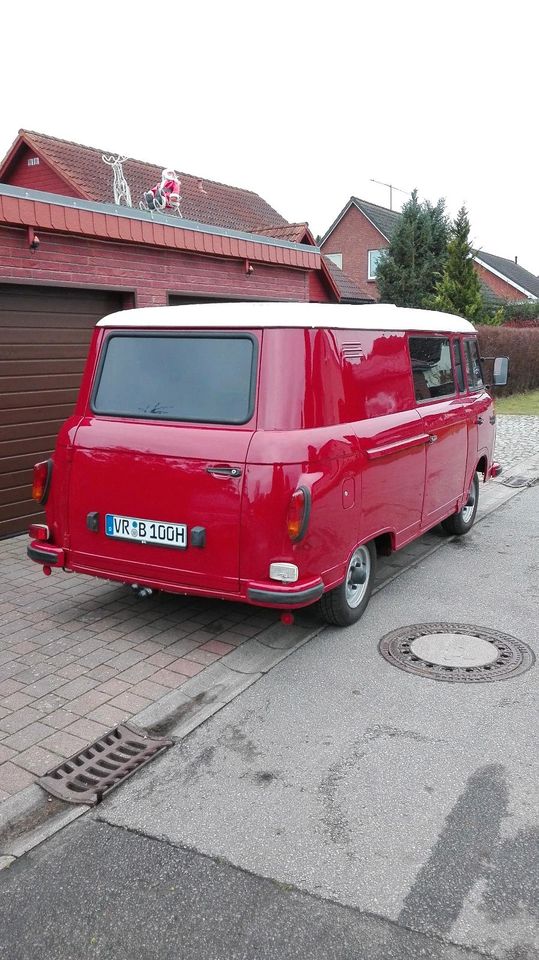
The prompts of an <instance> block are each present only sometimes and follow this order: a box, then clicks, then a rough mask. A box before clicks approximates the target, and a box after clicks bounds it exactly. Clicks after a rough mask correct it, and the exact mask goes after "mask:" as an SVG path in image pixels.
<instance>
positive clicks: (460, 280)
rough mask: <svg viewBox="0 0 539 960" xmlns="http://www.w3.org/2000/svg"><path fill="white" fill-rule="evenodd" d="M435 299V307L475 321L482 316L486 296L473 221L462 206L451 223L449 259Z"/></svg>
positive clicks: (433, 300)
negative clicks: (477, 263)
mask: <svg viewBox="0 0 539 960" xmlns="http://www.w3.org/2000/svg"><path fill="white" fill-rule="evenodd" d="M431 303H432V307H433V309H435V310H442V311H443V312H444V313H456V314H458V316H461V317H466V319H467V320H471V321H472V322H474V321H479V320H480V319H481V315H482V313H483V298H482V296H481V284H480V283H479V277H478V276H477V273H476V272H475V270H474V265H473V250H472V247H471V245H470V223H469V220H468V214H467V211H466V208H465V207H461V209H460V210H459V212H458V215H457V217H456V219H455V222H454V223H453V225H452V227H451V237H450V240H449V243H448V246H447V261H446V264H445V268H444V272H443V274H442V276H441V278H440V279H439V281H438V283H437V284H436V290H435V293H434V297H433V298H432V301H431Z"/></svg>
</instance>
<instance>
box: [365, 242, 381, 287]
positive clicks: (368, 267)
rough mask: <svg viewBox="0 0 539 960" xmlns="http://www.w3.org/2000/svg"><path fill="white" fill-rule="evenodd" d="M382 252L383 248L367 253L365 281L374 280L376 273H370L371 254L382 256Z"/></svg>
mask: <svg viewBox="0 0 539 960" xmlns="http://www.w3.org/2000/svg"><path fill="white" fill-rule="evenodd" d="M383 252H384V248H380V249H378V250H368V251H367V280H376V273H371V253H380V254H382V253H383Z"/></svg>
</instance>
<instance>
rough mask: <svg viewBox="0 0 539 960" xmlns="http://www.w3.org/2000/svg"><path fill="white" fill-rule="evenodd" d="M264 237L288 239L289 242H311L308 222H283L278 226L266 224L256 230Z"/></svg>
mask: <svg viewBox="0 0 539 960" xmlns="http://www.w3.org/2000/svg"><path fill="white" fill-rule="evenodd" d="M258 233H261V234H262V235H263V236H264V237H275V238H276V239H277V240H290V241H291V243H312V240H311V234H310V231H309V224H308V223H284V224H282V225H280V226H269V227H268V226H266V227H261V228H260V229H259V230H258Z"/></svg>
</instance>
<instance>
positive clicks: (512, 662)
mask: <svg viewBox="0 0 539 960" xmlns="http://www.w3.org/2000/svg"><path fill="white" fill-rule="evenodd" d="M378 649H379V650H380V653H381V654H382V656H383V657H384V658H385V659H386V660H387V661H388V662H389V663H392V664H393V666H394V667H399V669H400V670H406V671H407V672H408V673H415V674H416V675H417V676H420V677H430V678H431V679H432V680H452V681H457V682H459V683H470V682H472V683H477V682H481V681H485V680H486V681H488V680H505V679H506V678H508V677H514V676H516V675H517V674H519V673H524V672H525V671H526V670H529V669H530V667H531V666H532V665H533V663H534V662H535V657H534V655H533V652H532V651H531V650H530V648H529V647H528V646H527V645H526V644H525V643H522V641H521V640H516V639H515V637H510V636H509V635H508V634H507V633H501V632H500V631H499V630H489V629H488V628H486V627H477V626H474V625H473V624H469V623H416V624H413V625H412V626H410V627H401V629H400V630H393V631H392V632H391V633H388V634H386V636H385V637H382V639H381V640H380V643H379V645H378Z"/></svg>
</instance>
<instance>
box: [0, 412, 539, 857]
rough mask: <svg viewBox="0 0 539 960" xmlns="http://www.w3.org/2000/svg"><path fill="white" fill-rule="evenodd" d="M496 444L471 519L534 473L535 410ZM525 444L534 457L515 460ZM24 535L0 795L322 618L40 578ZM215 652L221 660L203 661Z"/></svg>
mask: <svg viewBox="0 0 539 960" xmlns="http://www.w3.org/2000/svg"><path fill="white" fill-rule="evenodd" d="M528 421H533V422H532V423H528ZM498 441H499V443H498V446H497V452H498V449H500V459H503V460H504V461H505V467H506V469H505V473H504V475H503V476H502V477H501V478H500V480H499V481H496V482H494V483H490V484H488V485H487V486H486V487H484V488H483V489H482V490H481V495H480V510H479V517H481V516H484V515H485V514H486V513H488V512H490V511H491V510H492V509H495V508H496V507H497V506H499V505H500V504H501V503H503V502H505V501H506V500H507V499H509V498H510V497H512V496H515V495H516V494H517V493H518V492H519V491H518V489H513V488H507V487H505V486H503V481H504V477H505V476H507V475H508V474H512V475H514V474H521V475H523V474H526V472H527V476H528V477H529V478H530V479H533V477H537V476H538V475H539V418H538V417H534V418H529V417H505V418H500V424H499V431H498ZM523 449H525V450H526V452H527V453H528V454H530V452H533V451H535V452H537V454H538V455H537V456H536V457H535V458H534V457H531V458H530V457H529V456H528V458H527V459H526V460H525V461H521V462H519V454H520V453H521V452H522V450H523ZM26 542H27V541H26V537H18V538H14V539H11V540H5V541H3V542H1V543H0V801H2V800H4V801H5V800H7V799H8V798H9V797H13V796H14V795H16V794H18V793H19V792H20V791H21V790H24V789H25V788H28V787H29V786H30V785H32V784H33V783H34V782H35V780H36V779H37V777H38V776H41V775H42V774H43V773H45V771H46V770H48V769H49V768H51V767H54V766H56V765H57V764H58V763H60V762H61V760H62V759H65V758H67V757H69V756H71V755H73V754H74V753H77V752H78V751H79V750H82V749H83V748H84V747H85V746H86V745H87V744H88V743H89V742H91V741H92V740H95V739H96V738H98V737H100V736H102V735H103V734H105V733H106V732H107V731H108V730H109V729H110V728H111V727H114V726H116V725H117V724H118V723H121V722H124V721H126V720H133V719H134V720H135V722H137V723H139V724H146V725H149V724H150V725H151V724H152V723H158V722H160V721H162V718H163V717H164V716H166V714H167V713H168V712H171V711H172V712H174V711H175V710H177V709H179V708H181V707H182V706H184V707H185V706H186V705H188V703H189V694H188V693H187V690H191V689H192V690H204V691H208V690H209V689H210V688H211V687H212V685H214V684H218V685H222V682H223V680H222V678H223V676H225V675H226V676H228V678H229V679H230V676H231V675H230V671H232V678H233V673H234V671H235V670H236V668H237V667H238V664H239V663H243V664H244V665H245V663H247V664H249V663H253V664H255V668H254V670H251V671H250V670H249V669H247V670H245V667H244V666H243V667H241V666H240V667H239V672H240V673H244V674H245V673H246V674H247V675H251V676H252V679H251V681H250V682H252V680H253V679H255V678H256V677H255V674H259V673H260V671H259V669H258V666H256V664H257V663H258V660H257V657H260V649H259V648H262V661H260V662H263V663H264V664H267V666H264V668H263V670H262V671H261V672H264V670H265V669H269V666H270V665H271V664H272V662H273V660H272V657H273V658H274V657H275V656H276V655H277V654H276V653H275V651H277V653H278V654H279V656H280V655H287V653H288V652H291V650H292V649H294V648H295V647H296V646H297V645H299V644H301V643H303V642H305V641H306V640H307V639H308V638H309V637H310V636H312V635H313V634H314V633H316V632H318V631H319V630H320V629H322V627H323V625H322V624H321V623H318V622H317V621H316V620H314V619H313V614H312V612H311V611H308V612H306V613H303V614H300V615H299V616H298V617H297V626H296V627H295V628H294V629H293V630H292V631H291V630H290V628H287V627H282V626H281V624H280V621H279V614H278V612H276V611H270V610H263V609H257V608H254V607H250V606H247V605H242V604H233V603H225V602H219V601H213V600H202V599H201V600H197V599H193V598H182V597H176V596H171V595H158V596H156V597H152V598H151V599H149V600H147V601H144V602H142V603H141V602H139V601H137V600H136V599H135V598H134V597H133V596H132V595H131V593H130V592H129V591H128V589H127V588H126V587H123V586H117V585H112V584H110V583H106V582H103V581H98V580H95V579H93V578H90V577H83V576H78V575H74V574H72V575H65V574H61V575H60V574H56V575H54V574H53V576H52V577H51V578H45V577H43V575H42V572H41V569H40V568H39V567H38V566H36V565H34V564H31V563H30V562H29V561H28V560H27V559H26V556H25V550H26ZM446 542H447V537H446V536H445V535H444V534H443V533H441V532H440V531H439V529H436V530H434V531H431V532H429V533H428V534H426V535H425V536H423V537H421V538H420V539H419V540H417V541H415V542H414V543H412V544H410V546H409V547H407V548H405V549H404V550H401V551H399V552H397V553H395V554H393V555H392V556H391V557H389V558H387V560H383V561H381V562H380V564H379V568H378V577H377V584H376V588H375V589H376V590H379V589H381V588H382V587H383V586H384V585H385V584H386V583H388V582H390V581H391V580H393V579H394V578H395V577H397V576H399V575H400V574H401V573H402V572H403V571H404V570H406V569H408V568H409V567H410V566H413V565H415V564H416V563H418V562H419V561H420V560H422V559H424V558H425V557H427V556H428V555H429V554H431V553H433V552H435V551H436V550H438V549H440V548H441V547H443V545H444V544H445V543H446ZM250 640H251V641H252V642H251V643H250V644H248V645H247V647H246V648H245V649H244V651H243V652H242V654H241V655H238V654H236V653H235V651H236V650H237V648H238V647H241V646H242V645H244V644H245V643H246V642H247V641H250ZM253 644H254V647H255V649H256V656H255V655H253V652H252V651H253ZM264 651H266V652H264ZM267 651H270V652H269V653H268V652H267ZM271 651H273V653H272V652H271ZM222 658H225V659H224V661H223V669H221V670H217V669H216V668H212V669H208V668H210V667H211V666H212V665H213V664H215V662H216V661H218V660H221V659H222ZM198 674H202V676H201V677H200V678H199V679H198V681H197V683H196V684H195V683H194V680H193V678H194V677H195V676H197V675H198ZM186 684H188V686H187V687H186V686H185V685H186ZM240 686H241V685H238V683H237V682H235V683H233V684H232V686H231V689H234V690H239V689H240ZM183 691H185V693H184V695H183V696H179V695H178V694H181V693H182V692H183ZM234 695H236V694H234ZM209 709H210V708H209V706H206V707H205V711H199V712H198V714H197V716H198V720H197V719H196V717H195V716H194V715H193V713H190V719H189V723H190V724H191V726H192V725H196V722H201V720H202V719H204V716H206V715H209V713H208V710H209ZM214 709H215V707H213V708H212V709H211V711H210V712H214ZM0 853H1V851H0Z"/></svg>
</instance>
